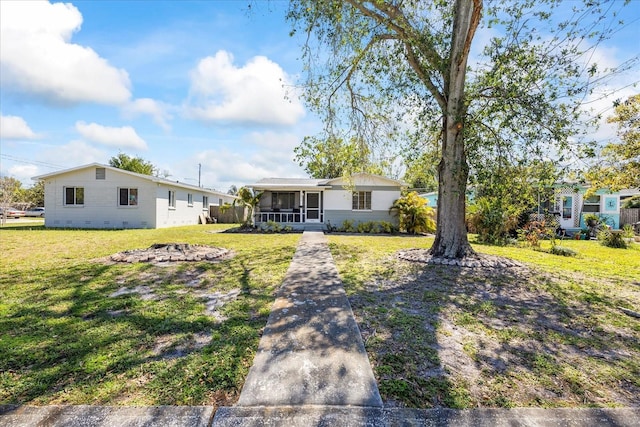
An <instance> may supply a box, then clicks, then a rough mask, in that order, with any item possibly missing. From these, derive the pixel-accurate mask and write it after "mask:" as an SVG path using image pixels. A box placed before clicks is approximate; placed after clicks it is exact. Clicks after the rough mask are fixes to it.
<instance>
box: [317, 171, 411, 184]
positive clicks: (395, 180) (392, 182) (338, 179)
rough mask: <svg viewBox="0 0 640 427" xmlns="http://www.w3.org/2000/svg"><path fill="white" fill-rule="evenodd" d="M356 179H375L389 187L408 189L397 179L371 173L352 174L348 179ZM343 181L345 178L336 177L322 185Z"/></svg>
mask: <svg viewBox="0 0 640 427" xmlns="http://www.w3.org/2000/svg"><path fill="white" fill-rule="evenodd" d="M358 177H367V178H376V179H380V180H383V181H387V182H388V183H389V184H391V185H398V186H400V187H408V186H409V184H407V183H406V182H402V181H398V180H397V179H392V178H387V177H386V176H382V175H374V174H372V173H365V172H360V173H354V174H353V175H351V177H350V178H351V179H354V178H358ZM344 179H345V177H342V176H341V177H338V178H331V179H327V180H324V182H323V184H325V185H328V184H330V183H333V182H336V181H342V180H344Z"/></svg>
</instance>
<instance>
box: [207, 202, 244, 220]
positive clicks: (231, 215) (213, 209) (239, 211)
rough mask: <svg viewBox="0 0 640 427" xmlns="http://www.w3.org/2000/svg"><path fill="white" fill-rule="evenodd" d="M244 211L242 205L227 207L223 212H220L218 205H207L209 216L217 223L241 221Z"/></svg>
mask: <svg viewBox="0 0 640 427" xmlns="http://www.w3.org/2000/svg"><path fill="white" fill-rule="evenodd" d="M245 215H246V212H245V210H244V208H243V207H242V206H236V207H233V208H229V209H227V210H226V211H224V212H222V213H221V212H220V207H219V206H209V216H210V217H211V218H215V219H216V222H218V223H219V224H234V223H239V222H243V221H244V218H245Z"/></svg>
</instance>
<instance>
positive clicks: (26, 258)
mask: <svg viewBox="0 0 640 427" xmlns="http://www.w3.org/2000/svg"><path fill="white" fill-rule="evenodd" d="M223 228H225V226H222V225H209V226H193V227H177V228H169V229H163V230H117V231H97V230H52V229H44V228H43V227H38V226H35V227H34V226H27V225H26V224H24V225H20V226H16V227H4V228H2V229H0V336H1V337H2V339H0V403H2V404H8V403H20V404H37V405H40V404H63V403H64V404H116V405H118V404H126V405H134V404H135V405H165V404H167V405H202V404H206V405H216V404H229V403H233V402H234V399H235V398H236V397H237V395H238V394H239V390H240V388H241V386H242V384H243V382H244V378H245V376H246V373H247V372H248V368H249V366H250V365H251V363H252V361H253V356H254V354H255V351H256V349H257V344H258V341H259V337H260V335H261V330H262V328H263V327H264V325H265V324H266V320H267V317H268V314H269V310H270V307H271V304H272V302H273V292H274V290H275V289H276V287H277V286H279V284H280V283H281V281H282V279H283V277H284V274H285V272H286V270H287V268H288V266H289V262H290V260H291V258H292V256H293V253H294V251H295V246H296V244H297V240H298V239H299V237H300V235H296V234H290V235H245V234H225V233H216V232H215V231H218V230H221V229H223ZM168 242H188V243H191V244H206V245H210V246H217V247H225V248H228V249H231V250H233V251H234V253H235V257H233V258H232V259H229V260H225V261H223V262H220V263H206V262H200V263H185V264H180V265H175V266H172V267H157V266H152V265H149V264H133V265H130V264H117V265H107V264H105V263H104V262H101V260H100V259H101V258H103V257H106V256H108V255H110V254H113V253H116V252H119V251H123V250H128V249H137V248H146V247H148V246H150V245H151V244H153V243H168ZM194 277H196V278H198V280H199V284H198V285H197V286H193V284H192V283H190V282H193V280H194ZM140 285H144V286H148V287H149V288H151V289H152V290H153V293H154V296H155V299H151V300H146V299H143V298H142V297H141V296H140V295H139V294H127V295H122V296H119V297H110V295H111V294H112V293H113V292H115V291H117V290H118V289H120V288H122V287H127V288H134V287H136V286H140ZM232 289H240V290H241V293H240V295H239V297H238V298H237V299H235V300H233V301H231V302H228V303H227V304H225V306H224V307H223V308H222V309H220V311H221V314H222V315H223V316H224V320H222V321H220V320H217V319H216V318H215V317H212V316H208V315H206V313H205V301H204V300H203V298H202V297H201V293H202V292H210V293H211V292H223V293H224V292H228V291H230V290H232ZM198 339H204V340H205V341H204V343H203V344H200V345H198V344H197V343H198Z"/></svg>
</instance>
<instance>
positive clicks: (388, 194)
mask: <svg viewBox="0 0 640 427" xmlns="http://www.w3.org/2000/svg"><path fill="white" fill-rule="evenodd" d="M354 191H371V210H353V209H352V200H353V198H352V193H351V190H350V189H349V190H345V189H344V188H343V187H341V186H334V187H333V188H332V189H331V190H326V191H325V192H324V206H325V210H324V222H325V223H327V222H328V223H330V224H331V225H332V226H336V227H340V226H341V225H342V223H343V222H344V221H345V220H352V221H355V223H356V225H357V224H358V223H360V222H369V221H387V222H390V223H392V224H396V225H397V224H398V218H397V217H396V216H394V215H392V214H390V213H389V208H390V207H391V205H393V202H395V201H396V200H398V199H399V198H400V188H399V187H393V186H364V185H356V186H355V188H354Z"/></svg>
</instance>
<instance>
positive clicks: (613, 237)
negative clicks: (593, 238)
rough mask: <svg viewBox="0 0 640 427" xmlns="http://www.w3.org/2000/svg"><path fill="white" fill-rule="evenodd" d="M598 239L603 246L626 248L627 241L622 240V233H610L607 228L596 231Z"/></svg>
mask: <svg viewBox="0 0 640 427" xmlns="http://www.w3.org/2000/svg"><path fill="white" fill-rule="evenodd" d="M598 240H599V241H600V244H601V245H603V246H607V247H610V248H617V249H626V248H627V242H625V241H624V238H623V237H622V233H612V232H611V230H609V229H603V230H601V231H600V232H599V233H598Z"/></svg>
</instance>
